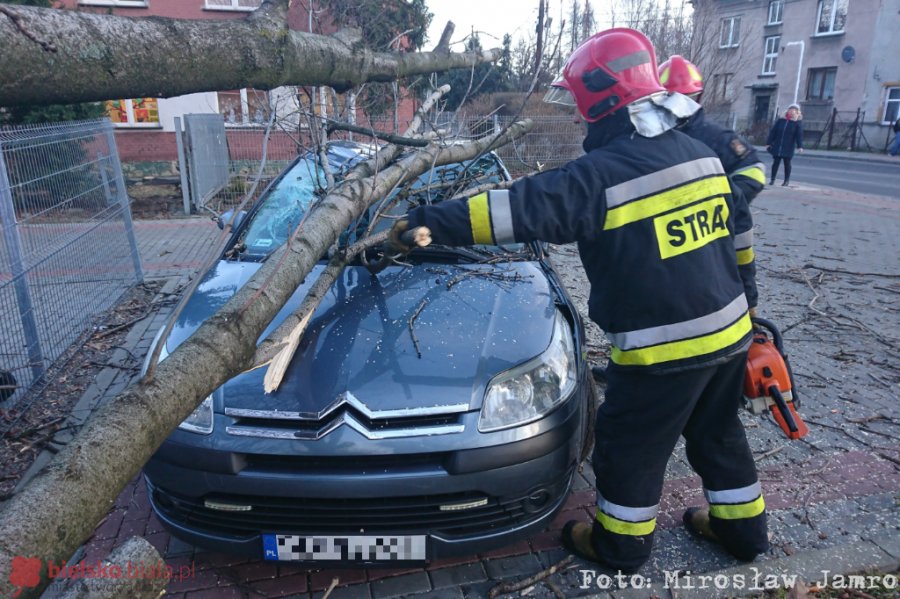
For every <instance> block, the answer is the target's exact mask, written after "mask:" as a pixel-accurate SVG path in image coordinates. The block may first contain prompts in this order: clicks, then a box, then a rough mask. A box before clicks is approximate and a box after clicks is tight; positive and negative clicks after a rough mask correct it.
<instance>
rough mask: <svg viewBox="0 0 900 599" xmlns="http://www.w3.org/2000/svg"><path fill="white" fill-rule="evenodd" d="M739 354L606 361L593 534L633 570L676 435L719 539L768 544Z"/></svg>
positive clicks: (647, 541)
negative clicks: (663, 365)
mask: <svg viewBox="0 0 900 599" xmlns="http://www.w3.org/2000/svg"><path fill="white" fill-rule="evenodd" d="M746 360H747V354H746V353H741V354H740V355H738V356H736V357H735V358H733V359H731V360H729V361H727V362H725V363H723V364H719V365H715V366H709V367H704V368H698V369H693V370H685V371H681V372H676V373H669V374H647V373H641V372H634V370H628V369H623V368H621V367H617V366H616V365H615V364H612V363H610V365H609V368H608V369H607V377H608V378H607V388H606V400H605V401H604V402H603V404H602V405H601V406H600V408H599V410H598V413H597V422H596V428H595V445H594V453H593V467H594V473H595V475H596V479H597V510H596V517H595V520H594V523H593V530H592V535H591V540H592V542H593V546H594V550H595V552H596V553H597V554H598V556H600V557H601V558H602V559H603V561H604V562H605V563H606V564H607V565H608V566H611V567H613V568H618V569H621V570H623V571H631V572H633V571H635V570H637V569H638V568H639V567H640V566H641V565H642V564H643V563H644V562H645V561H647V559H648V558H649V557H650V550H651V547H652V544H653V531H654V529H655V527H656V515H657V511H658V506H659V500H660V495H661V494H662V486H663V479H664V476H665V471H666V463H667V462H668V460H669V457H670V456H671V455H672V451H673V450H674V448H675V444H676V443H677V441H678V438H679V436H681V435H684V438H685V447H686V451H687V458H688V461H689V462H690V464H691V467H692V468H693V469H694V470H695V471H696V472H697V473H698V474H699V475H700V477H701V479H702V480H703V487H704V494H705V495H706V499H707V501H708V503H709V507H710V524H711V527H712V530H713V531H714V532H715V533H716V535H717V536H718V537H719V540H720V541H721V543H722V544H723V545H724V546H725V548H726V549H727V550H728V551H729V552H730V553H732V554H733V555H735V556H736V557H738V558H739V559H743V560H748V561H749V560H752V559H753V558H754V557H756V555H758V554H759V553H762V552H764V551H766V550H767V549H768V540H767V530H766V513H765V504H764V502H763V498H762V494H761V491H760V485H759V481H758V479H757V477H756V465H755V462H754V460H753V456H752V454H751V452H750V447H749V445H748V444H747V438H746V436H745V435H744V427H743V425H742V424H741V421H740V419H739V418H738V409H739V408H740V402H741V394H742V388H743V381H744V365H745V363H746Z"/></svg>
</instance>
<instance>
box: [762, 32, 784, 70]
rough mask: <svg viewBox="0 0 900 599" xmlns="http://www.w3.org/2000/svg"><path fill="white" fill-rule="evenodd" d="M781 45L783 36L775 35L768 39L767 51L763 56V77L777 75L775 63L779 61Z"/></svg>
mask: <svg viewBox="0 0 900 599" xmlns="http://www.w3.org/2000/svg"><path fill="white" fill-rule="evenodd" d="M780 44H781V36H780V35H773V36H770V37H767V38H766V51H765V55H764V56H763V68H762V74H763V75H774V74H775V63H776V62H777V61H778V47H779V45H780Z"/></svg>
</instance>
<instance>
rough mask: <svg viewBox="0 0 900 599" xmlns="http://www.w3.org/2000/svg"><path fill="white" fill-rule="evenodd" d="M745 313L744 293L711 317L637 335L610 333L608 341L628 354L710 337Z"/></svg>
mask: <svg viewBox="0 0 900 599" xmlns="http://www.w3.org/2000/svg"><path fill="white" fill-rule="evenodd" d="M746 313H747V298H746V297H744V294H743V293H741V294H740V295H738V296H737V297H736V298H734V299H733V300H731V302H729V303H728V305H727V306H725V307H724V308H722V309H720V310H718V311H716V312H713V313H712V314H706V315H705V316H701V317H699V318H694V319H692V320H686V321H683V322H676V323H673V324H666V325H662V326H658V327H650V328H647V329H639V330H637V331H627V332H622V333H607V334H606V337H607V338H608V339H609V342H610V343H612V344H613V345H614V346H615V347H617V348H619V349H620V350H622V351H628V350H632V349H637V348H642V347H651V346H654V345H659V344H661V343H669V342H672V341H681V340H684V339H691V338H696V337H701V336H703V335H709V334H710V333H714V332H716V331H720V330H722V329H724V328H725V327H727V326H729V325H731V324H733V323H734V322H735V321H736V320H738V319H739V318H740V317H741V316H743V315H744V314H746Z"/></svg>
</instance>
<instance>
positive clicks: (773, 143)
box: [766, 104, 803, 186]
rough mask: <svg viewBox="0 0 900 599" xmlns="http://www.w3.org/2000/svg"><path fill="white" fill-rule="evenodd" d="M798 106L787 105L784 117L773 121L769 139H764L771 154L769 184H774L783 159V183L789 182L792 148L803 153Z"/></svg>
mask: <svg viewBox="0 0 900 599" xmlns="http://www.w3.org/2000/svg"><path fill="white" fill-rule="evenodd" d="M801 118H802V117H801V115H800V107H799V106H798V105H796V104H791V105H790V106H788V109H787V113H786V114H785V115H784V118H780V119H778V120H777V121H775V124H774V125H773V126H772V130H771V131H769V139H768V140H767V141H766V149H767V150H768V151H769V153H770V154H771V155H772V158H773V161H772V175H771V178H770V180H769V185H775V176H776V175H777V174H778V166H779V165H780V164H781V161H782V160H784V183H782V186H786V185H788V184H789V183H790V182H791V158H793V157H794V148H796V149H797V151H799V152H800V153H801V154H802V153H803V125H802V124H800V119H801Z"/></svg>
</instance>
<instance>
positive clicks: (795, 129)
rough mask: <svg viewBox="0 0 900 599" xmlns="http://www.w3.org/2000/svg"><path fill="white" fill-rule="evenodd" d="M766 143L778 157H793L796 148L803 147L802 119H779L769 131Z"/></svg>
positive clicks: (773, 154)
mask: <svg viewBox="0 0 900 599" xmlns="http://www.w3.org/2000/svg"><path fill="white" fill-rule="evenodd" d="M766 145H767V146H770V148H769V153H771V154H772V156H776V157H778V158H793V157H794V149H795V148H802V147H803V125H802V124H801V122H800V121H790V120H788V119H786V118H780V119H778V120H777V121H776V122H775V124H774V125H773V126H772V129H771V130H770V131H769V139H768V140H767V141H766Z"/></svg>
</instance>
